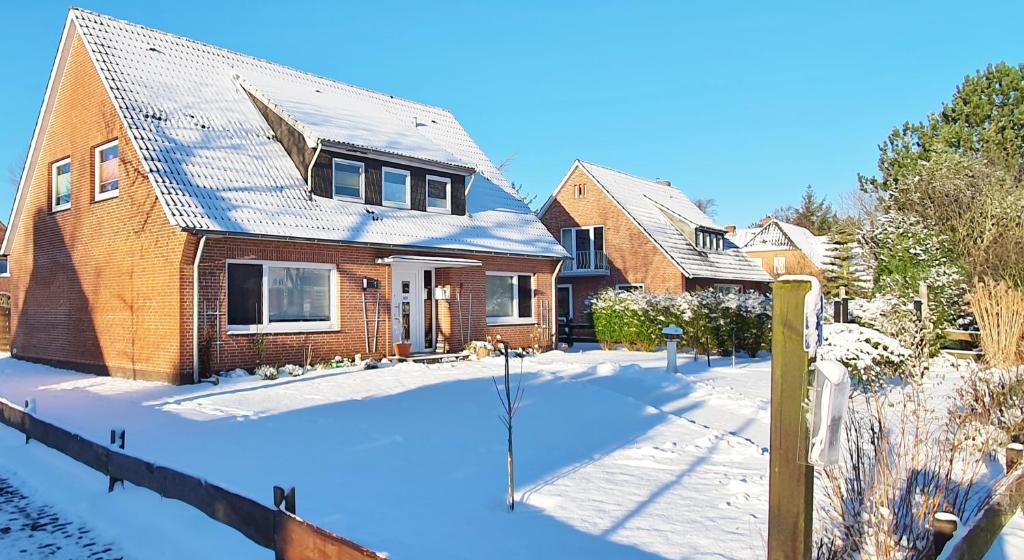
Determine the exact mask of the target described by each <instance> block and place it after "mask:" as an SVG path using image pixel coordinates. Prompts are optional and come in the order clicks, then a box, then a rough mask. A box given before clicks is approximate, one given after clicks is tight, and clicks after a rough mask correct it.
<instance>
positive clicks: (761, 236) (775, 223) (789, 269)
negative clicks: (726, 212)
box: [726, 218, 835, 282]
mask: <svg viewBox="0 0 1024 560" xmlns="http://www.w3.org/2000/svg"><path fill="white" fill-rule="evenodd" d="M726 229H727V230H728V234H727V235H726V237H728V238H729V239H730V240H731V241H732V242H733V243H735V244H736V245H737V246H738V247H739V248H740V249H741V250H742V251H743V252H744V253H746V254H747V256H749V257H750V258H752V259H753V260H754V262H756V263H757V264H758V265H759V266H761V268H763V269H764V271H765V272H767V273H768V274H771V275H772V277H773V278H778V277H779V276H782V275H783V274H809V275H812V276H817V277H818V279H819V280H821V281H822V282H824V281H825V277H826V274H827V272H828V270H829V268H831V267H832V266H833V253H834V252H835V245H834V244H833V243H832V242H831V241H830V240H829V238H828V236H826V235H814V234H813V233H811V231H810V230H808V229H807V228H804V227H801V226H798V225H796V224H790V223H788V222H783V221H780V220H775V219H771V218H766V219H765V220H764V222H762V224H761V227H756V228H745V229H736V228H735V227H733V226H726Z"/></svg>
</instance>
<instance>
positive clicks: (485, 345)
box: [465, 340, 494, 356]
mask: <svg viewBox="0 0 1024 560" xmlns="http://www.w3.org/2000/svg"><path fill="white" fill-rule="evenodd" d="M465 350H466V352H469V353H470V354H473V355H474V356H479V355H480V354H481V353H484V352H486V353H487V355H488V356H489V355H491V354H492V353H494V344H492V343H491V342H489V341H486V340H474V341H471V342H470V343H469V344H466V348H465Z"/></svg>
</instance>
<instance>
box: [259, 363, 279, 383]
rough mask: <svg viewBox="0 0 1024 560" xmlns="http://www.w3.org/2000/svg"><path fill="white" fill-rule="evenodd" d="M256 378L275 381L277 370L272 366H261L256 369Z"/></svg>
mask: <svg viewBox="0 0 1024 560" xmlns="http://www.w3.org/2000/svg"><path fill="white" fill-rule="evenodd" d="M256 376H257V377H259V378H260V379H266V380H270V379H277V368H276V367H274V366H268V365H262V366H260V367H258V368H256Z"/></svg>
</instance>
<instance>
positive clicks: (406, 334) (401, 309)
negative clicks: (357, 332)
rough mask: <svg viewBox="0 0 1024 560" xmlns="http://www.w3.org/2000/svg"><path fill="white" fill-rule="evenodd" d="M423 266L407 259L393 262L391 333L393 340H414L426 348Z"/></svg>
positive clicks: (416, 348) (414, 347)
mask: <svg viewBox="0 0 1024 560" xmlns="http://www.w3.org/2000/svg"><path fill="white" fill-rule="evenodd" d="M423 293H424V292H423V268H422V267H420V266H416V265H410V264H408V263H394V264H392V265H391V333H392V338H393V339H394V341H395V342H396V343H397V342H409V343H412V351H413V352H423V351H424V350H425V349H426V348H425V347H424V334H425V330H424V325H423V319H424V313H423V301H424V298H423Z"/></svg>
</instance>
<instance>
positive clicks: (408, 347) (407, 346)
mask: <svg viewBox="0 0 1024 560" xmlns="http://www.w3.org/2000/svg"><path fill="white" fill-rule="evenodd" d="M411 353H412V343H411V342H396V343H395V355H396V356H398V357H399V358H408V357H409V354H411Z"/></svg>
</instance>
